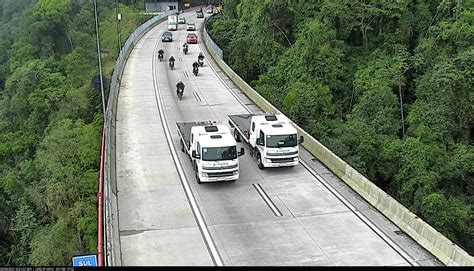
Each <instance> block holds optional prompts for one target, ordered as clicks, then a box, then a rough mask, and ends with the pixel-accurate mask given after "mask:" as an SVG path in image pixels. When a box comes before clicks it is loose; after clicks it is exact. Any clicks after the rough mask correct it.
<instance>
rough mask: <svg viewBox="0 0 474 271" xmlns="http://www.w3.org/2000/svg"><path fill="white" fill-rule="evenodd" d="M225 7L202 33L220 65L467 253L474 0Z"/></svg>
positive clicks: (345, 0)
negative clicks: (215, 47)
mask: <svg viewBox="0 0 474 271" xmlns="http://www.w3.org/2000/svg"><path fill="white" fill-rule="evenodd" d="M223 3H224V12H223V13H222V14H220V15H218V16H214V17H213V18H212V19H211V20H210V21H209V23H208V26H207V28H208V30H209V32H210V34H211V36H212V37H213V39H214V40H215V41H216V42H217V43H218V44H219V45H220V46H221V47H222V49H223V50H224V58H225V61H226V62H227V63H229V65H230V66H231V67H232V68H233V69H234V70H235V71H236V72H237V73H238V74H239V75H240V76H241V77H242V78H243V79H244V80H246V81H247V82H248V83H250V84H251V86H252V87H254V88H255V89H256V90H257V91H258V92H259V93H261V94H262V95H263V96H264V97H265V98H266V99H267V100H268V101H270V102H271V103H272V104H273V105H275V106H276V107H278V108H279V109H280V110H282V112H284V113H285V114H287V115H288V116H289V117H291V118H292V119H293V121H295V122H297V123H298V124H299V125H301V126H302V127H304V128H305V130H306V131H308V132H309V133H311V134H312V135H313V136H314V137H315V138H316V139H318V140H319V141H320V142H321V143H323V144H324V145H325V146H327V147H328V148H329V149H331V150H332V151H333V152H334V153H336V154H337V155H338V156H339V157H341V158H343V159H344V160H345V161H346V162H348V163H349V164H350V165H352V166H353V167H354V168H356V169H357V170H358V171H359V172H361V173H362V174H364V175H365V176H366V177H367V178H368V179H370V180H371V181H373V182H374V183H375V184H377V185H378V186H379V187H381V188H382V189H384V190H385V191H387V192H388V193H389V194H390V195H392V197H394V198H395V199H397V200H398V201H399V202H400V203H402V204H403V205H405V206H406V207H407V208H409V209H410V210H411V211H413V212H414V213H416V214H417V215H418V216H419V217H421V218H422V219H423V220H425V221H426V222H427V223H429V224H430V225H432V226H433V227H434V228H436V229H437V230H438V231H440V232H441V233H442V234H444V235H445V236H446V237H448V238H450V239H451V240H452V241H453V242H455V243H457V244H458V245H460V246H461V247H462V248H464V249H465V250H466V251H468V252H469V253H470V254H471V255H473V254H474V223H473V192H474V146H473V139H474V126H473V118H474V91H473V86H474V69H473V67H474V26H473V24H474V2H473V1H472V0H457V1H452V0H398V1H392V0H373V1H371V0H315V1H305V0H241V1H238V0H225V1H223ZM315 196H317V195H315Z"/></svg>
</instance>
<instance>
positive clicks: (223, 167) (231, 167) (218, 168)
mask: <svg viewBox="0 0 474 271" xmlns="http://www.w3.org/2000/svg"><path fill="white" fill-rule="evenodd" d="M234 168H235V169H237V168H238V165H230V166H222V167H205V166H202V169H205V170H222V169H234Z"/></svg>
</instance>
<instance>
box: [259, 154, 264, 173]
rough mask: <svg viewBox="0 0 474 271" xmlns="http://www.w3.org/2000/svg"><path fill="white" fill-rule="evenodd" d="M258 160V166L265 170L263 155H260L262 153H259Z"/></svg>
mask: <svg viewBox="0 0 474 271" xmlns="http://www.w3.org/2000/svg"><path fill="white" fill-rule="evenodd" d="M257 160H258V168H259V169H261V170H263V169H264V168H265V167H264V166H263V163H262V156H261V155H260V153H257Z"/></svg>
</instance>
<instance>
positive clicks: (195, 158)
mask: <svg viewBox="0 0 474 271" xmlns="http://www.w3.org/2000/svg"><path fill="white" fill-rule="evenodd" d="M189 153H190V156H191V160H192V163H193V166H194V169H195V173H196V180H197V182H198V183H201V182H215V181H235V180H237V179H238V178H239V160H238V157H239V156H241V155H243V154H244V149H243V148H241V151H240V152H237V143H236V141H235V139H234V137H233V136H232V134H231V133H230V130H229V128H228V127H227V126H226V125H208V126H193V127H192V128H191V135H190V138H189Z"/></svg>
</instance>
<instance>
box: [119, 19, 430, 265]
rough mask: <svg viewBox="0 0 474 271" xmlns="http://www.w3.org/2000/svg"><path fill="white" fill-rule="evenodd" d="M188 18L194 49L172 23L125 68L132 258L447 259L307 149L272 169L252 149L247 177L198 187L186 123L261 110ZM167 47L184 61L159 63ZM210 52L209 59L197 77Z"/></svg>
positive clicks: (126, 195) (126, 198)
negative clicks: (185, 47) (185, 143)
mask: <svg viewBox="0 0 474 271" xmlns="http://www.w3.org/2000/svg"><path fill="white" fill-rule="evenodd" d="M184 16H185V17H186V19H187V21H194V22H196V26H197V31H190V32H196V33H198V36H199V38H198V44H196V45H195V44H190V45H189V53H188V54H187V55H184V53H183V52H182V50H181V45H182V44H183V43H184V42H185V39H186V35H187V33H189V32H187V31H186V30H185V27H186V25H183V24H180V25H179V28H178V30H177V31H172V33H173V41H172V42H169V43H162V42H161V34H162V33H163V32H164V31H165V30H166V22H164V23H161V24H159V25H157V26H156V27H154V28H153V29H152V30H150V31H149V32H148V33H147V34H146V35H145V36H144V37H143V38H142V39H141V40H140V42H139V43H138V44H137V46H136V47H135V49H134V50H133V51H132V53H131V55H130V57H129V59H128V61H127V65H126V67H125V71H124V74H123V79H122V85H121V88H120V93H119V99H118V108H117V116H116V146H115V151H116V157H117V158H116V159H117V167H116V168H117V171H116V175H117V188H118V209H119V214H118V216H119V227H120V252H121V258H122V265H124V266H131V265H226V266H227V265H320V266H347V265H358V266H359V265H364V266H367V265H383V266H408V265H439V263H438V262H437V261H436V259H435V258H434V257H433V256H432V255H431V254H429V253H428V252H426V251H425V250H424V249H423V248H422V247H421V246H420V245H418V244H417V243H416V242H414V241H413V240H412V239H410V238H409V237H408V236H407V235H405V234H404V233H402V232H400V231H399V229H398V228H397V227H396V226H395V225H394V224H392V223H391V222H390V221H388V220H387V219H386V218H385V217H384V216H383V215H381V214H380V213H378V212H377V211H376V210H375V209H374V208H372V207H371V206H370V205H369V204H367V203H366V202H365V201H364V200H363V199H362V198H360V197H359V196H358V195H357V194H355V193H354V192H353V191H352V190H351V189H350V188H348V187H347V186H346V185H345V184H344V183H343V182H342V181H341V180H339V179H338V178H337V177H336V176H335V175H334V174H332V173H331V172H330V171H328V170H327V169H326V168H325V167H324V166H323V165H322V164H320V163H319V161H317V159H315V158H314V157H312V156H311V155H310V154H309V153H308V152H306V151H305V150H302V151H301V158H302V160H303V163H302V164H300V165H298V166H296V167H294V168H275V169H265V170H263V171H262V170H259V169H258V167H257V164H256V163H255V160H253V159H252V158H251V157H250V156H249V154H248V153H249V152H248V149H247V148H246V154H245V155H244V156H242V157H240V162H241V163H240V170H241V173H240V179H239V180H237V181H236V182H229V183H205V184H200V185H199V184H197V182H196V180H195V177H194V171H193V170H192V166H191V163H190V159H189V157H188V156H186V155H185V154H184V153H182V152H181V151H180V148H179V136H178V134H177V131H176V125H175V123H176V122H181V121H203V120H217V121H221V122H222V123H225V124H226V123H227V121H226V117H227V115H228V114H241V113H248V112H261V110H260V109H259V108H257V107H256V106H255V105H254V104H253V103H252V102H251V101H250V100H249V99H248V98H247V97H246V96H245V95H244V94H243V93H241V92H240V90H239V89H238V88H237V87H236V86H235V85H234V84H233V83H232V82H231V81H230V80H229V79H228V78H227V77H226V76H225V74H224V73H223V72H222V71H220V69H219V68H218V66H217V65H216V64H215V63H214V62H213V61H212V59H211V56H210V54H209V53H208V52H207V51H206V50H205V47H204V44H203V40H202V39H203V36H201V27H200V26H201V24H202V23H203V22H204V20H203V19H197V18H196V15H195V12H193V11H191V12H187V13H185V14H184ZM160 48H162V49H163V50H164V52H165V54H164V55H165V60H167V59H168V58H169V57H170V55H173V56H174V58H175V59H176V62H175V69H174V70H170V69H169V67H168V62H167V61H163V62H160V61H159V60H158V59H157V57H156V55H157V51H158V50H159V49H160ZM199 52H203V53H204V55H205V56H206V58H205V59H204V67H202V68H200V70H199V74H198V76H194V75H193V74H192V65H191V64H192V63H193V62H194V61H196V60H197V56H198V54H199ZM180 79H181V80H183V82H184V83H185V85H186V88H185V93H184V97H183V100H181V101H180V100H178V99H177V97H176V87H175V85H176V83H177V81H178V80H180ZM238 144H239V146H238V148H240V147H241V145H240V143H238ZM242 146H243V145H242Z"/></svg>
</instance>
